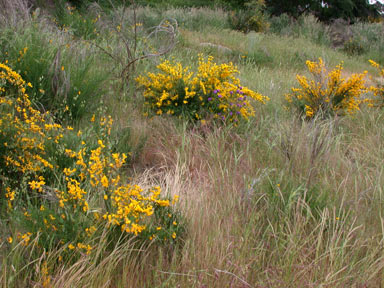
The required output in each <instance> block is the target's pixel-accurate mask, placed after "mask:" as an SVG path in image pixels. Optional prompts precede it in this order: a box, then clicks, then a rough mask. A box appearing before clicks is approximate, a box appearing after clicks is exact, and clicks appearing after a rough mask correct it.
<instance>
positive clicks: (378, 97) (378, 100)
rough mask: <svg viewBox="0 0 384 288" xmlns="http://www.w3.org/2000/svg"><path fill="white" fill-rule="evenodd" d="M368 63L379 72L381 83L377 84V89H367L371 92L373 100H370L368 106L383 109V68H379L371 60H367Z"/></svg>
mask: <svg viewBox="0 0 384 288" xmlns="http://www.w3.org/2000/svg"><path fill="white" fill-rule="evenodd" d="M369 62H370V63H371V65H372V66H373V67H375V68H376V69H377V71H378V72H379V75H380V77H381V83H378V85H377V87H375V86H371V87H369V90H370V91H372V92H373V94H374V97H375V98H374V99H371V100H370V101H369V102H370V103H369V104H368V105H369V106H373V107H384V67H382V66H380V65H379V64H378V63H376V62H375V61H373V60H369Z"/></svg>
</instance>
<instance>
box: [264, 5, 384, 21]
mask: <svg viewBox="0 0 384 288" xmlns="http://www.w3.org/2000/svg"><path fill="white" fill-rule="evenodd" d="M266 9H267V11H268V12H269V13H270V14H271V15H274V16H278V15H281V14H284V13H287V14H289V15H291V16H293V17H295V18H297V17H299V16H300V15H302V14H304V13H313V14H315V15H316V16H317V17H318V18H319V19H321V20H322V21H326V22H327V21H331V20H333V19H337V18H343V19H347V20H351V21H354V20H355V19H367V18H368V17H377V16H378V15H379V11H382V9H383V5H382V4H379V3H377V4H376V5H370V4H369V2H368V0H326V1H320V0H287V1H280V0H266Z"/></svg>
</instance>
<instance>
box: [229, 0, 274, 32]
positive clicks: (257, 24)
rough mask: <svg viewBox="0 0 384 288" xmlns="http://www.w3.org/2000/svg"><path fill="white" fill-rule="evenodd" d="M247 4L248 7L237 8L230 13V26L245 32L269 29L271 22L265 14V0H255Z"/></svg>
mask: <svg viewBox="0 0 384 288" xmlns="http://www.w3.org/2000/svg"><path fill="white" fill-rule="evenodd" d="M245 5H246V9H240V10H237V11H235V12H233V13H232V14H230V15H229V18H228V21H229V24H230V26H231V27H232V28H233V29H235V30H239V31H242V32H244V33H248V32H250V31H255V32H263V31H266V30H268V27H269V23H268V21H267V17H266V16H265V15H264V14H263V7H264V5H265V4H264V0H253V1H251V2H248V3H247V4H245Z"/></svg>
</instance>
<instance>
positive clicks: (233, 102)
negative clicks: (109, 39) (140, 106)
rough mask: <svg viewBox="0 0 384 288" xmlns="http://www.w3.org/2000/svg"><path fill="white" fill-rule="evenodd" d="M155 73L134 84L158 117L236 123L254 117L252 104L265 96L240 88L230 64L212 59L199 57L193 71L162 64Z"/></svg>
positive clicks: (264, 99) (142, 77) (139, 78)
mask: <svg viewBox="0 0 384 288" xmlns="http://www.w3.org/2000/svg"><path fill="white" fill-rule="evenodd" d="M157 69H158V70H160V71H159V72H158V73H152V72H149V73H147V75H146V76H139V77H138V78H137V79H136V81H137V82H138V83H139V85H140V86H142V87H144V89H145V91H144V97H145V100H146V102H145V104H146V105H147V107H149V108H150V109H151V110H152V111H154V112H155V113H156V114H158V115H162V114H169V115H175V116H184V117H187V118H189V119H194V120H204V119H207V118H212V117H213V118H217V119H221V120H223V121H226V122H238V121H239V120H240V119H248V118H249V117H250V116H254V114H255V111H254V109H253V107H252V101H254V100H256V101H258V102H261V103H265V102H266V101H267V100H269V99H268V97H266V96H263V95H261V94H259V93H257V92H254V91H252V90H251V89H249V88H247V87H242V86H241V84H240V80H239V79H238V78H237V77H236V75H237V74H238V73H239V71H238V70H237V68H236V67H235V66H234V65H233V64H232V63H229V64H216V63H215V62H213V57H212V56H209V57H208V59H207V60H205V59H204V58H203V56H201V55H200V56H199V66H198V69H197V71H196V72H191V71H190V68H189V67H186V68H183V67H182V65H181V63H177V62H176V63H171V62H170V61H167V60H166V61H164V62H163V63H161V64H159V65H158V66H157Z"/></svg>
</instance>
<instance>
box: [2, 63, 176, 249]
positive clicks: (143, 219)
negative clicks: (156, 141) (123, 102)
mask: <svg viewBox="0 0 384 288" xmlns="http://www.w3.org/2000/svg"><path fill="white" fill-rule="evenodd" d="M28 86H31V85H30V84H27V83H25V82H24V80H23V79H22V78H21V77H20V75H19V74H17V73H15V72H14V71H13V70H12V69H10V68H9V67H8V66H6V65H3V64H0V113H1V114H0V138H1V139H5V140H6V141H4V143H3V142H2V143H0V145H1V146H0V153H1V154H0V164H1V165H0V176H1V178H2V184H3V185H2V186H3V187H4V189H5V193H3V195H4V196H5V198H6V199H7V203H8V205H7V206H8V209H9V210H11V209H14V210H15V209H21V210H22V212H21V214H23V215H24V218H25V221H26V222H27V223H30V228H31V231H28V232H26V233H24V234H19V236H18V237H17V239H19V240H20V241H22V242H23V244H24V245H28V243H29V242H30V239H32V237H34V236H35V235H34V234H35V233H39V237H38V238H39V241H44V239H46V242H47V243H51V242H52V239H54V241H56V243H60V244H61V245H63V246H64V247H68V248H69V249H70V250H75V249H76V250H77V251H79V252H85V253H86V254H89V253H91V251H92V248H93V247H92V246H91V245H89V244H88V243H87V242H89V241H92V240H90V238H91V237H92V236H93V235H94V234H95V233H96V232H97V230H98V228H97V227H100V225H106V226H108V227H113V226H119V227H120V228H121V231H122V232H125V233H131V234H135V235H138V234H140V233H142V232H143V231H144V230H145V229H146V228H147V226H148V225H151V220H150V218H149V217H150V216H152V215H153V214H154V213H155V210H156V209H157V208H158V207H168V206H171V203H170V201H169V200H161V199H160V187H155V188H153V189H150V190H149V191H144V190H143V189H142V188H141V187H139V186H137V185H131V184H127V183H126V182H124V181H123V179H124V178H126V177H123V174H122V169H121V168H122V167H123V165H124V163H125V161H126V159H127V155H125V154H124V153H112V151H111V143H110V141H109V140H110V134H111V128H112V124H113V120H112V118H111V117H110V116H108V117H102V118H101V119H100V121H99V123H98V124H96V123H95V124H94V125H93V126H98V127H99V128H98V129H99V130H98V131H99V132H96V134H97V135H95V137H99V138H98V141H97V145H94V144H87V143H86V142H85V141H84V140H82V139H83V138H81V137H82V132H81V131H78V132H77V133H74V132H73V128H72V127H67V128H63V127H62V126H61V125H59V124H56V123H54V122H53V121H52V120H51V118H50V117H49V116H50V115H49V113H48V112H47V113H41V112H40V111H38V110H36V109H34V108H33V104H32V103H31V101H30V100H29V97H28V95H27V94H26V88H27V87H28ZM93 121H94V117H93ZM95 129H96V128H95ZM95 131H96V130H95ZM66 133H71V137H72V136H74V135H76V136H77V141H78V142H79V143H81V145H80V144H79V146H78V148H76V149H68V148H67V147H66V144H65V142H64V141H63V139H64V135H66ZM96 139H97V138H96ZM47 146H51V148H50V149H51V150H52V147H54V148H53V150H55V154H54V155H55V157H56V156H57V157H61V160H63V159H64V160H65V163H70V164H68V165H65V166H66V167H61V166H60V165H58V162H57V159H55V157H53V154H52V151H51V152H49V153H48V152H47V150H48V149H47ZM60 153H61V154H60ZM43 175H44V176H43ZM3 187H1V188H3ZM23 193H24V194H23ZM33 193H37V194H34V195H33ZM36 196H37V197H36ZM47 197H50V198H51V199H53V200H50V201H45V200H44V199H46V198H47ZM30 199H33V201H30ZM16 201H18V205H13V204H14V202H16ZM13 206H15V207H13ZM90 206H91V207H90ZM36 212H37V213H36ZM100 215H102V217H100ZM33 217H35V218H33ZM28 221H29V222H28ZM75 225H76V227H82V229H81V230H76V229H75V231H73V230H74V229H73V227H74V226H75ZM33 226H35V227H36V228H33ZM101 230H102V229H101ZM111 230H112V229H111ZM68 231H72V232H71V233H74V235H72V236H70V235H67V234H68V233H67V232H68ZM149 232H150V233H151V234H153V233H152V231H149ZM60 233H61V234H60ZM56 234H57V235H66V236H65V237H67V239H62V238H57V237H61V236H57V237H56V236H54V235H56ZM153 235H154V234H153ZM154 236H155V235H154ZM55 237H56V238H55ZM68 237H73V238H68ZM9 239H11V240H10V241H9V243H12V241H13V239H14V238H12V237H9ZM50 239H51V240H50ZM73 241H75V242H73ZM86 241H87V242H86Z"/></svg>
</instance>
